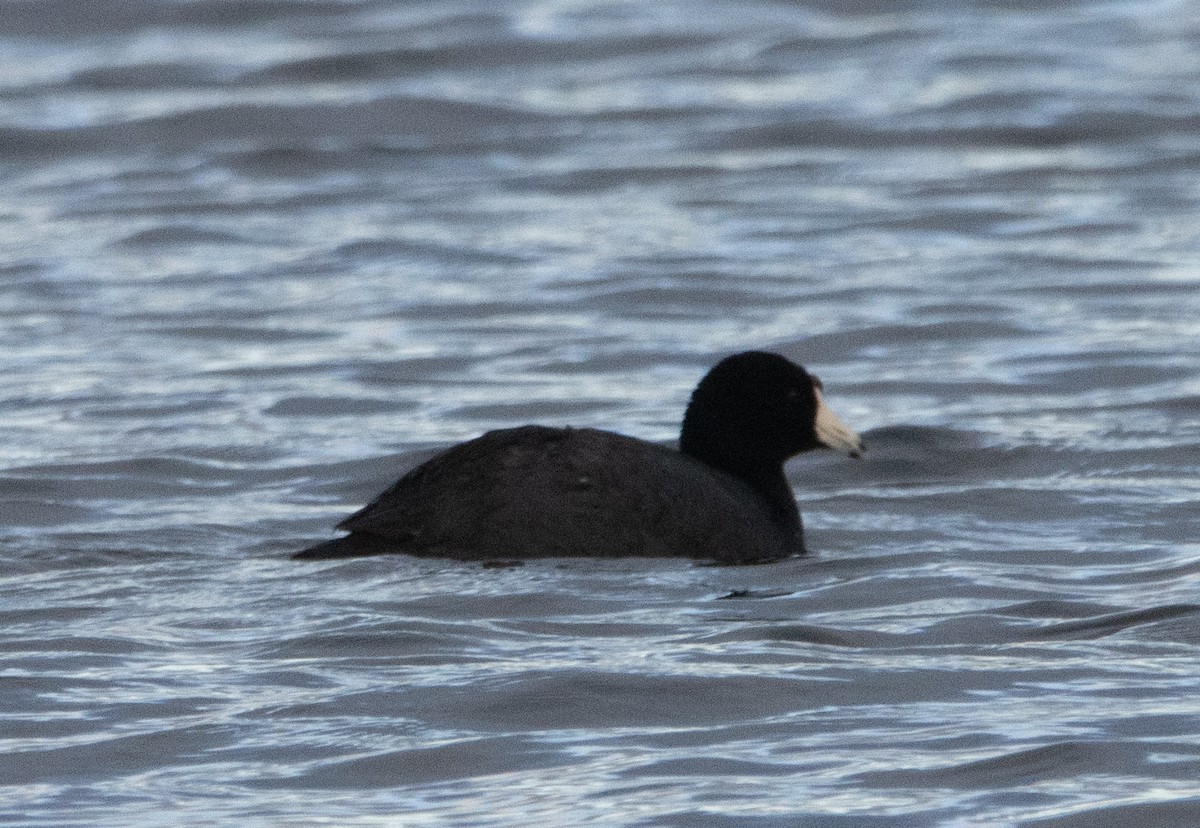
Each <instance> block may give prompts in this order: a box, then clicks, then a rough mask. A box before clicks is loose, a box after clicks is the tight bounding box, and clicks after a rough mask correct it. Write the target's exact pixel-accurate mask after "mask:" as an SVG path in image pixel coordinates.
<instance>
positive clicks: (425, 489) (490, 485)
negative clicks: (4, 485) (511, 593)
mask: <svg viewBox="0 0 1200 828" xmlns="http://www.w3.org/2000/svg"><path fill="white" fill-rule="evenodd" d="M822 390H823V389H822V386H821V382H820V380H818V379H817V378H816V377H814V376H813V375H812V374H810V373H808V371H806V370H805V369H804V368H803V367H801V366H799V365H796V364H795V363H793V362H791V361H790V360H788V359H786V358H785V357H782V356H780V355H778V354H773V353H766V352H762V351H747V352H744V353H740V354H735V355H733V356H730V357H727V358H725V359H723V360H722V361H720V362H719V363H717V365H716V366H715V367H713V368H712V369H711V370H710V371H709V372H708V373H707V374H706V375H705V376H704V378H703V379H702V380H701V381H700V383H699V385H697V386H696V389H695V391H693V392H692V396H691V400H690V401H689V403H688V406H687V410H686V412H685V414H684V418H683V427H682V430H681V434H680V439H679V450H678V451H676V450H675V449H673V448H668V447H666V446H662V445H658V444H656V443H650V442H647V441H645V440H639V439H636V438H633V437H626V436H624V435H621V434H617V433H614V432H611V431H599V430H596V429H590V428H549V427H546V426H537V425H529V426H521V427H519V428H509V429H502V430H498V431H490V432H488V433H486V434H484V435H482V436H481V437H477V438H475V439H473V440H469V441H467V442H465V443H460V444H458V445H456V446H454V447H452V448H450V449H448V450H447V451H445V452H443V453H442V454H439V455H437V456H436V457H433V458H432V459H430V460H428V461H427V462H425V463H423V464H421V465H419V466H417V467H416V468H414V469H413V470H412V471H410V472H408V473H407V474H405V475H404V476H403V477H401V478H400V479H399V480H398V481H397V482H396V483H395V484H394V485H393V486H392V487H391V488H389V489H387V490H386V491H385V492H383V493H382V494H381V495H379V497H378V498H376V499H375V500H374V501H373V502H372V503H370V504H369V505H367V506H365V507H364V508H362V509H360V510H359V511H357V512H355V513H354V514H352V515H351V516H350V517H348V518H346V519H345V520H343V521H342V522H341V523H340V524H338V528H339V529H343V530H345V531H347V532H349V534H348V535H346V536H345V537H341V538H337V539H335V540H330V541H326V542H324V543H319V544H317V545H316V546H313V547H310V548H308V549H305V550H303V551H301V552H297V553H296V554H295V555H293V558H295V559H298V560H314V559H321V558H342V557H352V556H359V555H375V554H382V553H393V552H396V553H407V554H410V555H421V556H427V557H446V558H457V559H465V560H491V559H500V560H511V559H521V558H547V557H567V556H574V557H578V556H588V557H597V558H614V557H629V556H638V557H668V556H670V557H688V558H698V559H709V560H714V561H719V562H724V563H749V562H759V561H769V560H775V559H779V558H784V557H788V556H792V555H799V554H803V553H804V552H805V547H804V530H803V524H802V522H801V518H800V511H799V509H798V508H797V507H796V500H795V498H794V496H793V494H792V490H791V487H790V486H789V485H788V482H787V478H786V477H785V476H784V472H783V465H784V462H785V461H786V460H788V458H790V457H793V456H795V455H796V454H799V453H801V452H804V451H808V450H810V449H816V448H821V447H828V448H833V449H838V450H840V451H843V452H845V453H847V454H849V455H850V456H851V457H858V456H859V455H860V454H861V453H862V452H863V450H864V446H863V441H862V439H861V438H860V437H859V436H858V435H857V434H856V433H855V432H853V431H852V430H851V429H850V428H849V427H847V426H846V425H845V424H843V423H842V421H841V420H840V419H838V418H837V417H836V416H835V415H834V414H833V412H831V411H830V410H829V408H828V407H826V405H825V401H824V398H823V395H822Z"/></svg>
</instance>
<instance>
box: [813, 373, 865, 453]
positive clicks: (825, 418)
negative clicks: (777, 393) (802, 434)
mask: <svg viewBox="0 0 1200 828" xmlns="http://www.w3.org/2000/svg"><path fill="white" fill-rule="evenodd" d="M813 390H814V391H816V394H817V418H816V422H815V423H814V424H813V425H814V428H815V430H816V432H817V439H818V440H820V441H821V443H822V444H823V445H826V446H829V448H831V449H834V450H835V451H842V452H845V453H846V454H849V455H850V456H851V457H858V456H859V455H861V454H862V453H863V451H864V450H865V449H866V446H865V445H864V444H863V440H862V438H861V437H859V436H858V434H857V433H855V432H854V431H853V430H851V428H850V427H849V426H848V425H846V424H845V423H843V422H842V421H841V420H840V419H838V415H836V414H834V413H833V412H832V411H830V410H829V406H827V405H825V398H824V397H822V396H821V392H820V391H819V390H817V389H813Z"/></svg>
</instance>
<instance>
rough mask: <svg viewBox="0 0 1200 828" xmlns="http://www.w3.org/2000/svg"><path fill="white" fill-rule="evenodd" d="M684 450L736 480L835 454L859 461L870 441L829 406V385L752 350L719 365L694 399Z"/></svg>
mask: <svg viewBox="0 0 1200 828" xmlns="http://www.w3.org/2000/svg"><path fill="white" fill-rule="evenodd" d="M679 443H680V445H679V447H680V450H681V451H682V452H683V453H684V454H687V455H690V456H692V457H695V458H696V459H698V460H703V461H705V462H707V463H710V464H711V465H714V466H717V467H718V468H722V469H725V470H726V471H730V472H733V473H735V474H738V473H742V472H743V471H750V470H754V469H765V468H770V467H774V468H776V469H778V468H779V467H781V466H782V464H783V462H784V461H785V460H787V459H788V458H789V457H792V456H794V455H796V454H799V453H800V452H802V451H808V450H810V449H815V448H820V447H823V446H825V447H829V448H835V449H839V450H842V451H845V452H847V453H848V454H850V455H851V456H858V454H859V453H861V451H862V449H863V445H862V440H861V439H860V438H859V437H858V435H857V434H855V433H854V432H853V431H851V430H850V429H849V428H848V427H846V426H845V425H844V424H843V423H842V422H841V421H840V420H839V419H838V418H837V417H836V416H835V415H834V414H833V413H832V412H831V411H830V410H829V409H828V408H827V407H826V406H825V403H824V400H823V399H822V395H821V382H820V380H818V379H817V378H816V377H814V376H813V375H812V374H810V373H808V371H806V370H804V368H802V367H801V366H799V365H796V364H795V363H794V362H791V361H789V360H787V359H785V358H784V357H782V356H779V355H778V354H770V353H765V352H763V351H747V352H745V353H740V354H734V355H733V356H731V357H727V358H725V359H723V360H721V361H720V362H719V363H717V364H716V366H714V367H713V368H712V370H710V371H709V372H708V373H707V374H706V375H705V376H704V379H702V380H701V381H700V384H699V385H697V386H696V390H695V391H693V392H692V399H691V402H690V403H689V404H688V407H687V413H686V414H685V415H684V418H683V430H682V433H681V435H680V441H679Z"/></svg>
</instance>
